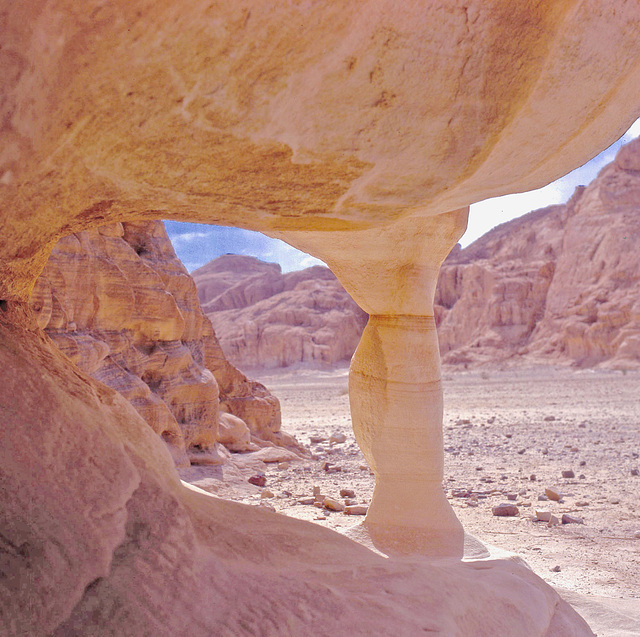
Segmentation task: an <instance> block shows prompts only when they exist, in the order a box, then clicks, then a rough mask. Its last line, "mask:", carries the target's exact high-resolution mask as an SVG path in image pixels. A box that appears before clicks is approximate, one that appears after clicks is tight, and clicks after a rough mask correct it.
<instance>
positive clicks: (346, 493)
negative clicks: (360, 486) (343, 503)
mask: <svg viewBox="0 0 640 637" xmlns="http://www.w3.org/2000/svg"><path fill="white" fill-rule="evenodd" d="M340 497H341V498H355V497H356V493H355V491H354V490H353V489H340Z"/></svg>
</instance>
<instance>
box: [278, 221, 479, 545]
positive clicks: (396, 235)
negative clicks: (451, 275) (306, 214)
mask: <svg viewBox="0 0 640 637" xmlns="http://www.w3.org/2000/svg"><path fill="white" fill-rule="evenodd" d="M467 213H468V209H463V210H458V211H455V212H451V213H447V214H442V215H437V216H432V217H408V218H405V219H403V220H401V221H399V222H395V223H393V224H391V225H389V226H385V227H384V228H374V229H368V230H361V231H350V232H326V233H321V232H308V233H287V234H286V235H285V234H283V235H280V236H282V238H284V239H285V240H287V241H289V242H290V243H293V244H294V245H296V246H298V247H300V248H301V249H304V250H307V251H308V252H311V253H312V254H314V255H316V256H318V257H319V258H321V259H323V260H324V261H325V262H326V263H327V264H328V265H329V266H330V267H331V269H332V270H333V271H334V272H335V274H336V276H337V277H338V278H339V279H340V281H341V282H342V284H343V285H344V286H345V288H346V289H347V290H348V291H349V293H350V294H351V295H352V296H353V298H354V299H355V300H356V302H357V303H358V304H359V305H360V306H361V307H362V308H363V309H364V310H365V311H366V312H368V313H369V315H370V318H369V323H368V324H367V327H366V329H365V331H364V334H363V336H362V340H361V342H360V345H359V346H358V349H357V351H356V353H355V355H354V356H353V360H352V361H351V369H350V374H349V398H350V403H351V415H352V420H353V429H354V433H355V436H356V440H357V441H358V444H359V445H360V448H361V449H362V451H363V453H364V455H365V457H366V458H367V462H368V463H369V466H370V467H371V469H372V470H373V472H374V473H375V476H376V486H375V491H374V495H373V499H372V502H371V506H370V508H369V514H368V515H367V518H366V520H365V523H364V525H365V527H366V530H367V532H368V534H369V536H370V538H371V540H372V541H373V543H374V545H375V546H377V547H378V548H379V549H380V550H382V551H383V552H385V553H388V554H416V553H419V554H423V555H430V556H442V555H455V556H461V555H462V551H463V530H462V526H461V524H460V522H459V521H458V520H457V518H456V517H455V514H454V513H453V510H452V508H451V506H450V505H449V503H448V501H447V499H446V497H445V495H444V492H443V490H442V478H443V464H444V451H443V444H442V386H441V380H440V356H439V349H438V338H437V334H436V329H435V319H434V313H433V298H434V293H435V286H436V283H437V279H438V273H439V270H440V265H441V264H442V261H444V259H445V257H446V255H447V254H448V253H449V251H450V250H451V248H452V247H453V246H454V245H455V243H456V242H457V240H458V239H459V238H460V236H461V235H462V233H463V232H464V229H465V227H466V220H467Z"/></svg>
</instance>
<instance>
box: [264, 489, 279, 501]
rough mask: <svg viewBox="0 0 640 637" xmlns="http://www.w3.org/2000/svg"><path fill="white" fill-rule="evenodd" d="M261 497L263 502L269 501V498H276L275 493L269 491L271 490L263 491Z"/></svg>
mask: <svg viewBox="0 0 640 637" xmlns="http://www.w3.org/2000/svg"><path fill="white" fill-rule="evenodd" d="M260 497H261V498H262V499H263V500H267V499H269V498H275V497H276V496H275V494H274V493H273V491H269V489H263V490H262V492H261V493H260Z"/></svg>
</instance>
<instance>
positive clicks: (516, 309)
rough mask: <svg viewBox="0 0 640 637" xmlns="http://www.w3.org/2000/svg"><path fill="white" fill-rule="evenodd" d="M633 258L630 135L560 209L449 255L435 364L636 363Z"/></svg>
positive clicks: (637, 216) (638, 334)
mask: <svg viewBox="0 0 640 637" xmlns="http://www.w3.org/2000/svg"><path fill="white" fill-rule="evenodd" d="M585 246H589V247H588V248H585ZM639 254H640V139H637V140H635V141H633V142H631V143H630V144H628V145H626V146H625V147H623V148H622V149H621V150H620V151H619V153H618V156H617V157H616V160H615V161H614V162H613V163H612V164H610V165H609V166H607V167H605V168H604V169H603V170H602V171H601V172H600V174H599V175H598V177H597V178H596V179H595V180H594V181H593V182H592V183H591V184H590V185H589V186H588V187H586V188H583V187H581V188H579V189H578V190H577V191H576V193H575V194H574V196H573V197H572V198H571V200H570V201H569V202H568V203H567V204H566V205H561V206H551V207H549V208H545V209H543V210H538V211H535V212H532V213H530V214H528V215H526V216H524V217H521V218H520V219H516V220H514V221H511V222H508V223H506V224H503V225H502V226H500V227H498V228H496V229H494V230H492V231H491V232H489V233H487V235H485V236H484V237H482V238H481V239H479V240H478V241H476V242H475V243H474V244H472V245H471V246H469V247H468V248H466V249H464V250H460V251H457V252H456V253H452V254H451V255H450V256H449V258H448V259H447V260H446V262H445V264H444V266H443V268H442V270H441V274H440V279H439V282H438V290H437V293H436V313H437V314H436V316H437V318H438V322H439V330H438V334H439V339H440V351H441V354H442V356H443V361H444V362H445V363H451V364H465V365H469V364H476V363H487V362H489V363H495V362H500V363H505V362H508V363H510V364H516V365H517V364H532V363H545V364H550V363H551V364H553V363H565V364H566V363H571V364H574V365H579V366H596V365H598V366H602V367H613V368H627V367H637V366H639V365H640V297H639V296H638V294H637V289H638V283H639V282H640V258H639V257H638V255H639Z"/></svg>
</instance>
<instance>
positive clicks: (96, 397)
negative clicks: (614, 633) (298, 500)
mask: <svg viewBox="0 0 640 637" xmlns="http://www.w3.org/2000/svg"><path fill="white" fill-rule="evenodd" d="M34 369H38V370H39V374H38V376H37V378H36V377H34V374H33V370H34ZM0 382H1V383H2V387H3V388H5V391H4V392H3V393H2V395H1V396H0V409H1V410H2V413H3V418H4V427H3V428H2V429H0V432H1V440H0V471H1V472H2V473H1V474H0V475H1V476H2V484H3V490H5V492H6V493H9V494H11V496H12V497H10V498H8V499H6V500H4V501H3V519H4V520H11V524H9V525H7V524H6V523H3V529H2V572H3V573H4V574H5V577H3V579H2V580H1V583H0V607H1V608H2V611H3V612H2V615H0V618H1V619H0V632H2V634H5V635H31V636H34V637H35V636H39V635H49V634H51V635H55V636H60V637H62V636H67V635H135V636H138V635H157V636H165V635H166V636H167V637H170V636H171V637H173V636H175V635H182V634H185V627H187V626H188V633H189V634H190V635H197V636H200V635H202V636H203V637H204V636H205V635H207V636H208V635H222V636H232V635H233V636H237V635H273V636H276V635H282V634H292V635H298V634H303V633H304V632H306V631H307V630H308V629H309V626H314V634H316V635H343V634H349V635H374V634H376V635H385V634H395V635H407V636H408V635H416V634H422V633H423V632H425V631H428V632H434V633H436V634H437V633H440V634H444V635H452V634H460V635H481V634H495V635H509V634H517V635H522V636H528V635H531V636H534V635H535V636H539V635H547V634H549V635H563V637H571V636H573V635H575V636H578V635H581V636H582V635H589V634H591V633H590V631H589V629H588V627H587V626H586V624H584V622H583V621H582V620H581V619H580V618H579V617H578V616H577V615H576V614H575V612H574V611H573V610H572V609H571V608H570V607H569V606H568V605H567V604H565V603H564V602H563V601H562V600H561V599H560V598H559V597H558V595H557V594H556V593H555V592H554V591H553V590H552V589H551V588H550V587H548V586H547V585H545V584H544V583H543V581H542V580H540V579H539V578H538V577H537V576H536V575H534V574H533V573H532V572H531V571H530V570H529V569H527V568H526V567H524V566H522V565H520V564H518V563H516V562H510V561H500V560H490V561H480V562H461V561H459V560H452V559H447V560H440V561H432V562H428V561H425V560H422V559H412V560H406V559H385V558H383V557H381V556H380V555H378V554H375V553H373V552H371V551H369V550H368V549H366V548H364V547H363V546H361V545H359V544H356V543H354V542H352V541H351V540H348V539H347V538H345V537H342V536H340V535H338V534H336V533H334V532H331V531H328V530H326V529H323V528H321V527H319V526H316V525H313V524H311V523H306V522H302V521H299V520H294V519H291V518H286V517H284V516H280V515H277V514H274V513H270V512H268V511H264V510H262V509H260V508H258V507H248V506H245V505H241V504H236V503H231V502H227V501H224V500H219V499H217V498H215V497H213V496H211V495H209V494H205V493H204V492H201V491H199V490H197V489H195V488H193V487H186V486H183V484H182V483H181V482H180V481H179V480H178V478H177V475H176V473H175V470H174V467H173V461H172V459H171V456H170V454H169V452H168V450H167V448H166V446H165V445H164V444H163V443H162V441H161V439H160V438H159V437H158V436H156V435H155V434H154V432H153V431H152V429H151V428H150V427H149V426H148V425H147V424H146V423H145V421H144V420H143V419H142V418H141V417H140V416H139V415H138V413H137V412H136V411H135V410H134V408H133V407H132V406H131V405H130V404H129V403H128V402H127V401H126V400H125V399H124V398H122V397H121V396H120V395H119V394H117V393H116V392H115V391H113V390H110V389H107V388H106V387H104V386H103V385H101V384H99V383H97V382H96V381H94V380H93V379H91V378H90V377H88V376H87V375H85V374H83V373H82V372H78V371H76V370H73V369H72V368H70V366H69V364H68V362H67V360H66V359H65V358H64V356H63V355H62V354H61V353H60V352H59V351H58V350H57V349H56V347H55V346H54V345H53V344H52V343H51V342H50V341H48V339H46V337H43V336H42V335H41V334H38V333H34V332H31V331H28V330H24V329H19V328H16V327H12V326H7V325H5V324H2V325H1V326H0ZM43 399H44V400H45V403H46V409H43V405H42V403H43ZM14 401H18V402H19V404H21V405H22V406H23V408H22V409H21V410H20V411H17V410H16V409H15V408H13V407H12V405H15V404H16V402H14ZM26 440H28V441H29V443H28V444H25V441H26ZM54 458H55V459H56V462H55V463H54V462H52V460H53V459H54ZM45 476H46V479H45ZM168 600H171V602H170V603H168Z"/></svg>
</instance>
